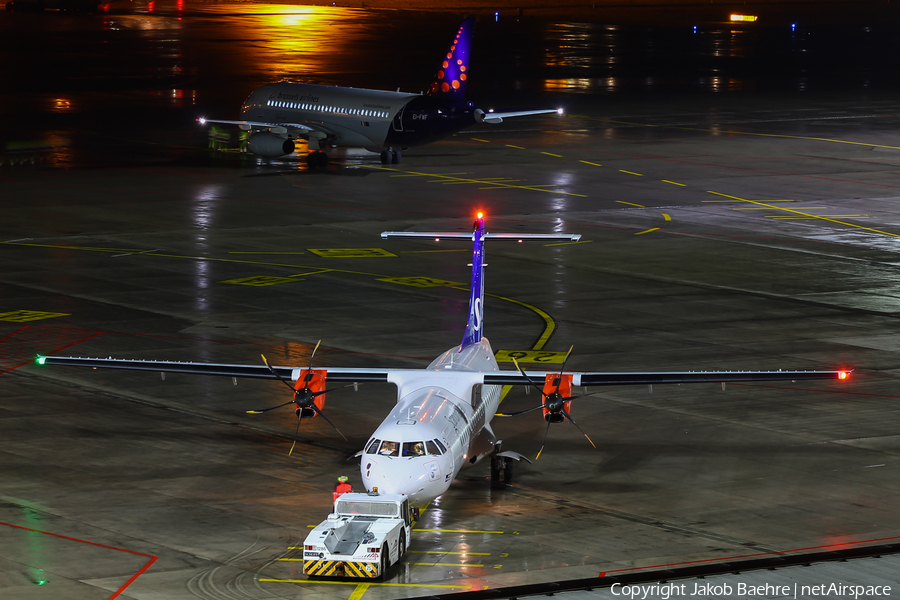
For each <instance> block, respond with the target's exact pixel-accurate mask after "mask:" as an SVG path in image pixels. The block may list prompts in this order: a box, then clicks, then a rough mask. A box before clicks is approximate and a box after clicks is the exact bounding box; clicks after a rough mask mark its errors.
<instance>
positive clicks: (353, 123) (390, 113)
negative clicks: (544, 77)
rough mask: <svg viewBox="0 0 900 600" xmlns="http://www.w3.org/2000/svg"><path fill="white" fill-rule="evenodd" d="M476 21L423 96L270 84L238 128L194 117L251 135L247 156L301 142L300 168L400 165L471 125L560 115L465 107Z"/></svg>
mask: <svg viewBox="0 0 900 600" xmlns="http://www.w3.org/2000/svg"><path fill="white" fill-rule="evenodd" d="M474 23H475V19H474V18H471V19H466V20H465V21H463V23H462V25H460V26H459V30H458V31H457V32H456V36H455V37H454V38H453V41H452V42H451V43H450V47H449V49H448V50H447V52H446V54H445V55H444V56H443V57H442V59H441V66H440V68H439V69H438V71H437V73H435V75H434V79H433V81H432V83H431V87H430V88H429V90H428V92H426V93H425V94H410V93H403V92H400V91H399V89H398V91H396V92H389V91H382V90H366V89H357V88H347V87H338V86H327V85H315V84H311V83H292V82H290V81H282V82H278V83H270V84H268V85H264V86H262V87H261V88H258V89H257V90H255V91H254V92H253V93H252V94H250V97H249V98H247V100H246V101H245V102H244V105H243V106H242V107H241V119H242V120H240V121H222V120H216V119H206V118H201V119H198V121H199V122H200V123H201V124H206V123H225V124H232V125H237V126H238V127H240V128H241V129H242V130H243V131H250V132H251V134H250V138H249V140H248V143H247V146H248V148H249V150H250V152H252V153H253V154H256V155H257V156H262V157H266V158H277V157H279V156H286V155H288V154H291V153H293V152H294V148H295V146H294V140H296V139H298V138H303V139H306V140H308V144H309V151H310V152H309V154H308V155H307V158H306V160H307V163H308V164H309V165H310V166H312V167H317V166H324V165H325V164H327V162H328V155H327V154H326V153H325V150H326V149H327V148H336V147H338V146H347V147H356V148H365V149H366V150H368V151H370V152H376V153H379V154H381V162H382V163H384V164H389V163H394V164H396V163H399V162H400V160H401V158H402V156H401V150H405V149H407V148H410V147H412V146H421V145H422V144H427V143H430V142H434V141H436V140H439V139H441V138H444V137H447V136H448V135H452V134H454V133H456V132H458V131H461V130H462V129H465V128H466V127H470V126H472V125H474V124H476V123H494V124H496V123H502V122H503V119H506V118H510V117H523V116H527V115H543V114H551V113H558V114H562V109H555V108H554V109H542V110H522V111H514V112H493V111H489V112H485V111H483V110H481V109H479V108H475V106H474V104H473V103H472V102H467V101H466V100H465V90H466V81H467V80H468V78H469V50H470V48H471V45H472V27H473V25H474Z"/></svg>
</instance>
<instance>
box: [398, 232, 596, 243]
mask: <svg viewBox="0 0 900 600" xmlns="http://www.w3.org/2000/svg"><path fill="white" fill-rule="evenodd" d="M472 236H473V234H471V233H465V232H462V231H382V232H381V239H383V240H388V239H393V238H427V239H433V240H471V239H472ZM482 237H483V239H491V240H515V241H519V240H529V241H538V242H541V241H543V242H550V241H566V242H577V241H578V240H580V239H581V234H580V233H485V234H484V235H483V236H482Z"/></svg>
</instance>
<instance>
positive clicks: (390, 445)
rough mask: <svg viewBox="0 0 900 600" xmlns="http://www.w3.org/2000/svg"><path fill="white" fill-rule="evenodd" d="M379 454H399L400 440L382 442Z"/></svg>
mask: <svg viewBox="0 0 900 600" xmlns="http://www.w3.org/2000/svg"><path fill="white" fill-rule="evenodd" d="M378 454H380V455H381V456H398V455H399V454H400V442H382V443H381V450H379V451H378Z"/></svg>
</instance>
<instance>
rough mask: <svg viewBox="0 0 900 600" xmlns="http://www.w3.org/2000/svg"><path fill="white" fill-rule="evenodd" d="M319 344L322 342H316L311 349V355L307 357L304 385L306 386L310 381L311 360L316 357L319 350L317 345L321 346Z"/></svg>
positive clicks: (311, 374) (311, 373)
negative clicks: (307, 364) (307, 365)
mask: <svg viewBox="0 0 900 600" xmlns="http://www.w3.org/2000/svg"><path fill="white" fill-rule="evenodd" d="M321 343H322V340H319V341H318V342H316V347H315V348H313V351H312V354H310V355H309V367H307V369H306V383H307V384H309V382H310V381H312V376H313V372H312V365H313V359H314V358H315V357H316V351H317V350H318V349H319V344H321Z"/></svg>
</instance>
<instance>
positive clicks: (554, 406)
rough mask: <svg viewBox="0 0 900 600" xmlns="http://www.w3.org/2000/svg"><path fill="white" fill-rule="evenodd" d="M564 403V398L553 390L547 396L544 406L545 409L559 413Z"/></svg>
mask: <svg viewBox="0 0 900 600" xmlns="http://www.w3.org/2000/svg"><path fill="white" fill-rule="evenodd" d="M565 405H566V399H565V398H563V397H562V395H560V394H559V393H557V392H554V393H552V394H550V395H549V396H547V401H546V402H545V403H544V407H545V408H546V409H547V411H548V412H551V413H554V414H559V412H560V411H562V409H563V407H564V406H565Z"/></svg>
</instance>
